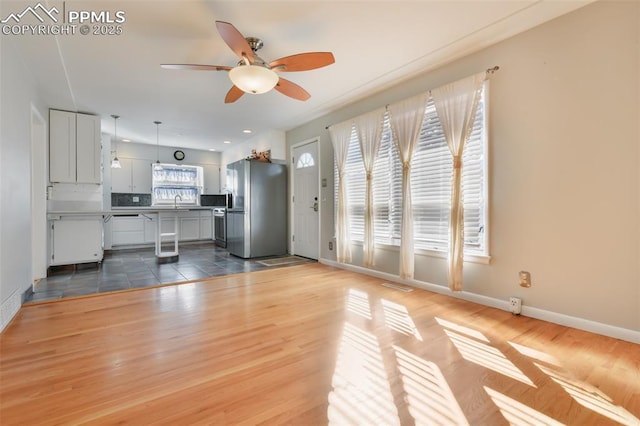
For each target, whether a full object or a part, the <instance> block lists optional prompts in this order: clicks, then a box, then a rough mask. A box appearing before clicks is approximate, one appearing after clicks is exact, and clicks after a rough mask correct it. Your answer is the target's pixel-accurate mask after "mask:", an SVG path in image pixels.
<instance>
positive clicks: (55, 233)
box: [49, 215, 104, 266]
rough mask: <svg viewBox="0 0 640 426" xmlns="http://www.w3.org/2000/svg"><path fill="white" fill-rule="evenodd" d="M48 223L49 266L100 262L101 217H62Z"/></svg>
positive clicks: (101, 251)
mask: <svg viewBox="0 0 640 426" xmlns="http://www.w3.org/2000/svg"><path fill="white" fill-rule="evenodd" d="M50 223H51V240H50V241H51V259H50V262H49V265H50V266H55V265H71V264H75V263H90V262H101V261H102V258H103V254H104V253H103V249H102V223H103V222H102V216H90V215H87V216H72V217H71V216H69V217H64V216H62V217H59V218H56V219H53V220H51V222H50Z"/></svg>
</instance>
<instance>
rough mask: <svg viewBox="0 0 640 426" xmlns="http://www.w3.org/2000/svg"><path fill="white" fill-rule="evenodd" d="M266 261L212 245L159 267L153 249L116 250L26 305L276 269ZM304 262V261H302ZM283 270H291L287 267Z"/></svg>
mask: <svg viewBox="0 0 640 426" xmlns="http://www.w3.org/2000/svg"><path fill="white" fill-rule="evenodd" d="M261 260H264V259H241V258H239V257H235V256H232V255H230V254H229V252H227V251H226V250H225V249H223V248H220V247H217V246H215V245H214V244H213V243H199V244H189V245H182V246H180V258H179V261H178V262H175V263H166V264H158V263H157V261H156V257H155V252H154V249H153V248H148V249H147V248H145V249H132V250H117V251H112V252H111V253H109V254H106V255H105V257H104V259H103V261H102V264H101V265H97V264H89V265H86V266H81V265H79V266H78V267H77V268H76V269H75V270H72V269H71V268H62V269H60V270H58V271H56V272H53V273H52V274H51V275H50V276H48V277H47V278H45V279H43V280H41V281H40V282H39V283H38V284H36V285H35V287H34V289H33V291H34V293H33V294H32V295H31V296H30V297H29V298H28V299H27V300H26V302H27V303H28V302H36V301H43V300H51V299H60V298H64V297H73V296H82V295H88V294H95V293H105V292H110V291H116V290H126V289H131V288H140V287H149V286H154V285H158V284H165V283H173V282H179V281H190V280H198V279H202V278H209V277H216V276H221V275H229V274H235V273H239V272H252V271H259V270H261V269H273V268H274V267H278V266H265V265H263V264H261V263H259V261H261ZM303 262H304V261H303ZM282 266H291V264H286V265H282Z"/></svg>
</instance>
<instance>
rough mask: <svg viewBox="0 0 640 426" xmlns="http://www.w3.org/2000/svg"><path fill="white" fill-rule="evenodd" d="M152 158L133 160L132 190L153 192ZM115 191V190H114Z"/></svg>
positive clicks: (145, 192)
mask: <svg viewBox="0 0 640 426" xmlns="http://www.w3.org/2000/svg"><path fill="white" fill-rule="evenodd" d="M151 163H152V162H151V160H140V159H134V160H132V166H133V167H132V170H131V186H132V188H131V189H132V192H135V193H142V194H150V193H151V176H152V175H151ZM114 192H115V191H114Z"/></svg>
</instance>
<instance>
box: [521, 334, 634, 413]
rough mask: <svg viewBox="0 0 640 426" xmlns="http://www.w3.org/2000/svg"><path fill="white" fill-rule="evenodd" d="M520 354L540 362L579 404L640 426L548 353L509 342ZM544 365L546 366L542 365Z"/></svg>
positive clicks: (536, 363)
mask: <svg viewBox="0 0 640 426" xmlns="http://www.w3.org/2000/svg"><path fill="white" fill-rule="evenodd" d="M509 344H510V345H511V346H513V347H514V348H515V349H516V350H517V351H518V352H520V353H521V354H522V355H525V356H527V357H529V358H532V359H535V360H537V361H539V362H534V363H533V364H534V365H535V366H536V367H538V368H539V369H540V371H542V372H543V373H545V374H546V375H547V376H549V377H551V380H553V381H554V382H556V383H557V384H559V385H560V386H561V387H562V388H563V389H564V390H565V392H567V393H568V394H569V395H570V396H571V397H572V398H573V399H574V401H576V402H577V403H578V404H580V405H582V406H583V407H586V408H588V409H590V410H593V411H595V412H596V413H599V414H602V415H603V416H605V417H608V418H609V419H611V420H613V421H616V422H618V423H620V424H623V425H640V419H638V418H637V417H635V416H634V415H633V414H631V413H630V412H629V411H627V410H625V409H624V408H622V407H621V406H619V405H615V404H614V403H613V401H612V399H611V398H610V397H609V396H607V395H606V394H605V393H604V392H602V391H601V390H600V389H598V388H597V387H595V386H593V385H591V384H589V383H587V382H584V381H582V380H579V379H576V378H575V377H573V375H572V374H571V372H569V371H567V370H566V369H565V368H564V367H563V366H562V364H561V363H560V361H558V359H556V358H555V357H554V356H552V355H549V354H547V353H544V352H541V351H538V350H536V349H532V348H529V347H527V346H524V345H519V344H517V343H513V342H509ZM542 363H544V364H542Z"/></svg>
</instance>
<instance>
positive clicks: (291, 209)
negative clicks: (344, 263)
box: [289, 136, 322, 260]
mask: <svg viewBox="0 0 640 426" xmlns="http://www.w3.org/2000/svg"><path fill="white" fill-rule="evenodd" d="M314 142H315V143H316V144H317V146H318V198H319V200H318V259H320V258H321V257H322V238H321V236H322V220H321V218H322V180H321V176H322V172H321V170H322V158H321V157H322V156H321V154H320V136H316V137H313V138H310V139H305V140H303V141H300V142H296V143H294V144H292V145H291V147H289V160H290V163H289V164H291V167H289V179H290V182H291V188H290V189H289V190H290V192H289V217H290V218H291V221H290V222H289V244H290V246H289V247H290V250H289V253H291V254H295V241H293V240H292V235H293V232H294V231H295V229H296V228H295V215H294V214H293V213H294V209H295V206H294V203H293V194H295V188H296V186H295V185H296V180H295V164H294V163H293V151H294V150H295V149H296V148H299V147H301V146H304V145H309V144H312V143H314ZM318 259H316V260H318Z"/></svg>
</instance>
